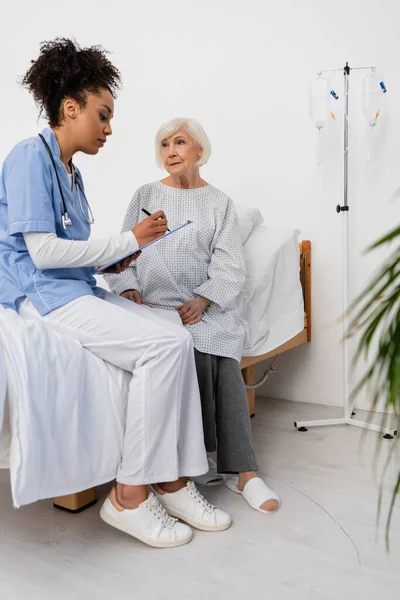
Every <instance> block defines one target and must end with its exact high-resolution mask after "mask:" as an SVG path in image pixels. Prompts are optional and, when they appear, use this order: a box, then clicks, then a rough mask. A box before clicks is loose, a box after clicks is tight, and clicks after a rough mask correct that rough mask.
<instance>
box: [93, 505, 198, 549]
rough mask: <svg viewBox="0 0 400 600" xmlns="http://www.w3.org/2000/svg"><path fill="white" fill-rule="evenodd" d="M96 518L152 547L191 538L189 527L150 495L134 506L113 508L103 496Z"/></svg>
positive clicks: (185, 540) (164, 546) (179, 542)
mask: <svg viewBox="0 0 400 600" xmlns="http://www.w3.org/2000/svg"><path fill="white" fill-rule="evenodd" d="M100 517H101V518H102V519H103V521H105V522H106V523H108V524H109V525H111V526H112V527H115V528H116V529H119V530H120V531H124V532H125V533H128V534H129V535H132V536H133V537H134V538H137V539H138V540H140V541H141V542H144V543H145V544H148V545H149V546H153V547H154V548H174V547H176V546H183V545H184V544H187V543H188V542H190V540H191V539H192V536H193V534H192V530H191V529H190V527H188V526H187V525H184V524H183V523H179V522H178V520H177V519H173V518H172V517H170V516H169V515H168V513H167V512H166V510H165V508H164V507H163V506H162V504H161V503H160V502H159V500H158V499H157V497H156V496H155V495H154V494H150V495H149V497H148V498H147V500H145V502H142V504H139V506H138V508H135V509H126V508H125V509H122V510H117V509H116V508H115V507H114V505H113V503H112V502H111V500H110V499H109V498H107V499H106V500H105V502H104V504H103V506H102V507H101V510H100Z"/></svg>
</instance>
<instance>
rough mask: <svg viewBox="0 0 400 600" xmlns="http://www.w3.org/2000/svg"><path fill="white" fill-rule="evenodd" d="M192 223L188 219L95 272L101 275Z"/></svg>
mask: <svg viewBox="0 0 400 600" xmlns="http://www.w3.org/2000/svg"><path fill="white" fill-rule="evenodd" d="M192 223H193V221H186V223H184V224H183V225H179V227H176V229H171V231H169V232H168V233H166V234H165V235H162V236H161V237H159V238H156V239H155V240H153V241H152V242H149V243H148V244H144V246H141V247H140V248H138V249H137V250H135V252H129V254H126V255H125V256H121V258H119V259H118V260H114V261H113V262H111V263H108V265H104V267H101V269H97V271H95V273H94V274H95V275H101V274H102V273H103V272H104V271H107V269H109V268H110V267H113V266H114V265H116V264H117V263H119V262H121V260H125V258H128V257H129V256H133V255H134V254H136V253H137V252H141V251H142V250H144V249H145V248H148V247H149V246H152V245H153V244H156V243H157V242H160V241H161V240H165V238H167V237H168V236H169V235H172V234H173V233H176V232H177V231H179V230H180V229H183V228H184V227H187V226H188V225H191V224H192Z"/></svg>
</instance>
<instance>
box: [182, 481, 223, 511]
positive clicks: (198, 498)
mask: <svg viewBox="0 0 400 600" xmlns="http://www.w3.org/2000/svg"><path fill="white" fill-rule="evenodd" d="M187 487H188V490H189V494H190V495H191V496H192V498H194V499H195V500H196V502H198V503H199V504H200V506H201V507H202V508H204V509H205V510H206V511H207V512H208V513H210V514H212V513H213V512H214V510H215V509H216V508H217V507H216V506H213V505H212V504H210V503H209V502H208V501H207V500H206V499H205V498H204V496H203V494H200V492H199V490H198V489H197V487H196V485H195V483H194V481H188V482H187Z"/></svg>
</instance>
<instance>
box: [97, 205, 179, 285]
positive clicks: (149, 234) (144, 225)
mask: <svg viewBox="0 0 400 600" xmlns="http://www.w3.org/2000/svg"><path fill="white" fill-rule="evenodd" d="M167 229H168V222H167V217H166V216H165V213H164V211H163V210H158V211H157V212H155V213H153V214H152V215H150V216H149V217H146V219H143V221H141V222H140V223H138V225H135V227H134V228H133V229H132V230H131V231H132V233H133V234H134V236H135V238H136V239H137V243H138V244H139V247H140V246H144V245H145V244H148V243H149V242H152V241H153V240H155V239H157V238H159V237H161V236H163V235H164V234H165V232H166V231H167ZM140 254H141V253H140V252H135V253H134V254H132V255H131V256H128V258H125V259H124V260H121V262H119V263H116V264H115V265H113V266H112V267H111V268H110V269H107V271H104V273H115V274H117V275H118V274H119V273H122V272H123V271H125V269H127V268H128V267H129V265H130V264H131V262H132V261H133V260H136V259H137V258H138V256H140Z"/></svg>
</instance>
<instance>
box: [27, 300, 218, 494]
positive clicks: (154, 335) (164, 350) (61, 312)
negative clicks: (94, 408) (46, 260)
mask: <svg viewBox="0 0 400 600" xmlns="http://www.w3.org/2000/svg"><path fill="white" fill-rule="evenodd" d="M160 312H161V311H157V312H155V310H154V309H152V308H149V307H146V306H143V305H138V304H135V303H134V302H131V301H129V300H126V299H125V298H121V297H120V296H116V295H114V294H110V293H107V294H106V297H105V300H101V299H100V298H96V297H94V296H83V297H81V298H78V299H77V300H73V301H72V302H69V303H68V304H66V305H64V306H62V307H61V308H58V309H56V310H54V311H52V312H51V313H49V314H48V315H46V316H45V317H41V316H40V315H39V313H38V312H37V311H36V309H35V308H34V306H33V305H32V304H31V303H30V302H29V301H28V300H25V301H24V302H23V303H22V304H21V306H20V308H19V314H20V315H21V316H22V317H23V318H29V319H32V318H38V319H41V318H44V319H45V321H46V322H47V323H48V325H49V326H51V327H52V328H53V329H55V330H57V331H58V332H60V333H62V334H67V335H69V336H70V337H72V338H74V339H76V340H78V341H79V342H80V343H81V344H82V346H83V347H84V348H86V349H87V350H90V351H91V352H93V353H94V354H96V355H97V356H99V357H100V358H102V359H103V360H105V361H108V362H110V363H112V364H113V365H115V366H117V367H120V368H121V369H124V370H126V371H129V372H130V373H132V380H131V384H130V388H129V397H128V405H127V416H126V428H125V437H124V444H123V455H122V461H121V464H120V467H119V470H118V474H117V481H119V482H120V483H124V484H128V485H142V484H149V483H159V482H166V481H175V480H176V479H178V477H181V476H188V477H190V476H195V475H200V474H203V473H205V472H206V471H207V470H208V462H207V455H206V451H205V447H204V439H203V426H202V416H201V404H200V396H199V390H198V384H197V375H196V366H195V362H194V352H193V342H192V336H191V335H190V333H188V331H187V330H186V328H184V327H183V326H181V325H179V323H174V322H172V320H171V317H172V318H174V316H173V315H171V313H169V311H162V312H165V313H169V314H168V315H166V317H169V318H163V317H161V316H160ZM87 427H90V423H87ZM100 451H101V452H104V449H99V452H100Z"/></svg>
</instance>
